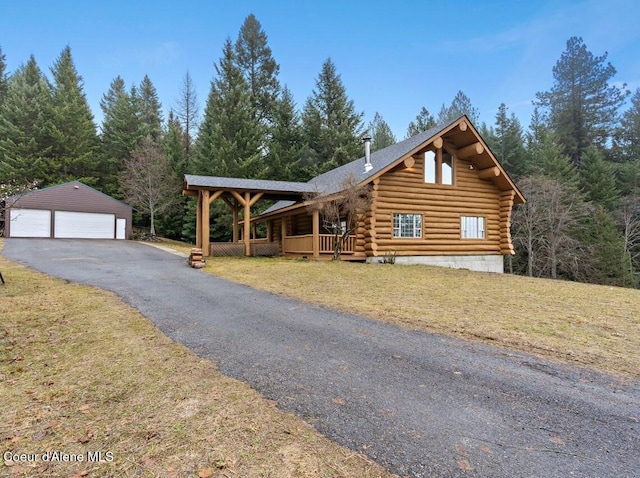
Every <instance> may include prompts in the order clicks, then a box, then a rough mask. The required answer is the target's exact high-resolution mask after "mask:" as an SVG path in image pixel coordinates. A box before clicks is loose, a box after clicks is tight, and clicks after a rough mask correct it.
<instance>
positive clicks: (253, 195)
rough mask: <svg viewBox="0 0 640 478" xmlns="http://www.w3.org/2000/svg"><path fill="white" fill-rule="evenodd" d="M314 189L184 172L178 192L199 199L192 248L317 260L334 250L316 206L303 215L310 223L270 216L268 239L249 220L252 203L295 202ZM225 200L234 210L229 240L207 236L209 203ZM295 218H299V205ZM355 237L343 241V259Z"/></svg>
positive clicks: (212, 252)
mask: <svg viewBox="0 0 640 478" xmlns="http://www.w3.org/2000/svg"><path fill="white" fill-rule="evenodd" d="M314 192H315V190H314V188H313V186H312V185H310V184H309V183H298V182H288V181H265V180H254V179H238V178H222V177H216V176H195V175H185V180H184V185H183V191H182V194H183V195H184V196H193V197H195V198H197V208H196V247H198V248H201V249H202V251H203V253H204V254H205V255H207V256H238V255H242V256H275V255H287V256H298V257H309V258H315V259H320V258H323V257H326V258H330V257H331V255H332V254H333V238H334V236H333V234H326V233H323V232H326V231H322V230H321V226H320V215H319V212H318V210H317V209H316V210H314V211H313V212H310V213H308V214H306V213H305V215H306V217H307V218H308V220H309V221H310V224H305V225H304V226H303V227H302V228H301V227H300V226H299V222H300V221H297V220H296V214H295V213H293V212H292V213H291V214H289V215H287V214H286V213H284V214H282V215H279V217H278V218H268V219H266V220H265V221H263V222H264V223H265V224H266V237H258V227H257V223H256V221H255V220H253V221H252V218H251V207H252V206H253V205H254V204H255V203H256V202H257V201H258V200H260V199H270V200H276V201H282V200H284V201H290V202H291V205H294V204H297V205H299V204H300V203H301V202H304V200H305V198H308V197H309V196H311V195H313V194H314ZM216 200H221V201H223V202H224V203H225V204H226V205H227V206H228V207H229V208H230V209H231V212H232V214H233V224H232V239H231V241H230V242H212V241H211V240H210V228H211V226H210V206H211V204H212V203H213V202H214V201H216ZM296 209H297V216H298V217H299V216H301V214H300V212H299V211H300V208H299V207H298V208H296ZM355 242H356V241H355V235H354V236H349V237H347V238H346V239H345V240H344V241H343V245H342V254H343V255H345V258H348V257H350V256H351V255H353V254H354V252H355Z"/></svg>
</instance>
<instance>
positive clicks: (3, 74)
mask: <svg viewBox="0 0 640 478" xmlns="http://www.w3.org/2000/svg"><path fill="white" fill-rule="evenodd" d="M6 59H7V57H6V56H5V54H4V53H2V47H0V107H1V106H2V103H3V102H4V99H5V97H6V96H7V90H8V89H9V75H8V73H7V63H6Z"/></svg>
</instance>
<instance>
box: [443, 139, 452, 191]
mask: <svg viewBox="0 0 640 478" xmlns="http://www.w3.org/2000/svg"><path fill="white" fill-rule="evenodd" d="M441 177H442V184H446V185H448V186H451V185H452V184H453V156H451V153H450V152H449V151H447V150H446V149H444V148H442V176H441Z"/></svg>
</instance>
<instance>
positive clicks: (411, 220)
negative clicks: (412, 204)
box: [393, 213, 422, 239]
mask: <svg viewBox="0 0 640 478" xmlns="http://www.w3.org/2000/svg"><path fill="white" fill-rule="evenodd" d="M393 237H396V238H398V237H406V238H411V239H415V238H417V239H419V238H421V237H422V214H403V213H394V215H393Z"/></svg>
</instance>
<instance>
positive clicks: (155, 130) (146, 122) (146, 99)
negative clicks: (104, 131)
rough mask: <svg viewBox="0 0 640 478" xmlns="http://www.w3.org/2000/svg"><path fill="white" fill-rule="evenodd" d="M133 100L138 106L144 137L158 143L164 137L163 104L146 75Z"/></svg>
mask: <svg viewBox="0 0 640 478" xmlns="http://www.w3.org/2000/svg"><path fill="white" fill-rule="evenodd" d="M132 99H133V100H134V103H136V104H137V110H138V116H139V118H140V122H141V133H142V136H143V137H146V136H150V137H151V139H152V140H153V141H155V142H156V143H158V142H159V141H160V138H161V137H162V122H163V118H162V104H161V103H160V99H159V98H158V92H157V91H156V87H155V86H153V83H152V82H151V79H150V78H149V77H148V76H147V75H144V78H143V79H142V83H140V88H139V89H138V95H132Z"/></svg>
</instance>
